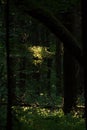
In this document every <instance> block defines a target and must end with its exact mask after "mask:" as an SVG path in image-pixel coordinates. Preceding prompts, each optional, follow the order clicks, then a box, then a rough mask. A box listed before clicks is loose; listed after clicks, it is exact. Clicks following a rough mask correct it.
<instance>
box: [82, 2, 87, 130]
mask: <svg viewBox="0 0 87 130" xmlns="http://www.w3.org/2000/svg"><path fill="white" fill-rule="evenodd" d="M82 17H83V19H82V26H83V30H82V31H83V32H82V34H83V35H82V38H83V59H84V97H85V121H86V130H87V1H86V0H82Z"/></svg>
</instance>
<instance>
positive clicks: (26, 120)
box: [13, 107, 86, 130]
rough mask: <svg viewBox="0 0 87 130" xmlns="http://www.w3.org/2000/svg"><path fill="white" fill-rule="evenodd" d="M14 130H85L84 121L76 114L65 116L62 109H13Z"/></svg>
mask: <svg viewBox="0 0 87 130" xmlns="http://www.w3.org/2000/svg"><path fill="white" fill-rule="evenodd" d="M13 109H14V110H15V113H16V117H15V118H14V122H15V123H14V130H68V129H69V130H86V129H85V121H84V119H82V118H81V117H80V115H77V114H76V113H73V114H68V115H67V116H65V115H64V114H63V111H62V109H59V110H55V111H50V110H48V109H41V108H30V107H23V108H17V107H16V108H13Z"/></svg>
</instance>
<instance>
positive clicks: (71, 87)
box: [63, 12, 77, 114]
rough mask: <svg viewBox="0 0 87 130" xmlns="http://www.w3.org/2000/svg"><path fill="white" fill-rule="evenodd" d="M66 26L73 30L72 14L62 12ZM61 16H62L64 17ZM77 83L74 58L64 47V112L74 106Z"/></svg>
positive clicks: (67, 111)
mask: <svg viewBox="0 0 87 130" xmlns="http://www.w3.org/2000/svg"><path fill="white" fill-rule="evenodd" d="M64 16H65V19H64V21H65V23H66V25H65V26H67V28H68V29H69V30H71V31H73V28H74V26H73V25H74V23H73V19H74V17H73V15H72V12H71V13H70V14H68V13H67V14H64ZM64 16H63V17H64ZM76 96H77V84H76V61H75V58H74V57H73V56H72V55H70V54H69V51H68V50H67V49H66V48H64V113H65V114H67V113H70V111H71V110H72V109H73V108H74V107H75V106H76Z"/></svg>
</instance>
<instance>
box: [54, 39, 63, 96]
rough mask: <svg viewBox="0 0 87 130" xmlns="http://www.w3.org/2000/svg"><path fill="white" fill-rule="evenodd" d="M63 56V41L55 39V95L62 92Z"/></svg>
mask: <svg viewBox="0 0 87 130" xmlns="http://www.w3.org/2000/svg"><path fill="white" fill-rule="evenodd" d="M62 58H63V43H62V42H61V41H58V40H57V41H56V55H55V66H56V96H58V95H59V94H61V93H62V91H63V88H62V84H63V83H62V78H63V77H62V72H63V70H62V65H63V64H62V60H63V59H62Z"/></svg>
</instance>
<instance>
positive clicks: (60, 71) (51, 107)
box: [0, 0, 86, 130]
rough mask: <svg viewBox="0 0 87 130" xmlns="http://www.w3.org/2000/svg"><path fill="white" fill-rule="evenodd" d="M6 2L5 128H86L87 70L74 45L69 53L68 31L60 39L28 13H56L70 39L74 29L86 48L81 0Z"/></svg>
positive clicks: (1, 23) (1, 45)
mask: <svg viewBox="0 0 87 130" xmlns="http://www.w3.org/2000/svg"><path fill="white" fill-rule="evenodd" d="M0 4H1V5H0V14H1V16H0V58H1V60H0V117H1V118H0V129H1V130H19V129H20V130H24V129H26V130H28V129H30V130H40V129H42V130H49V129H50V130H53V129H55V130H57V129H60V130H66V129H67V128H70V130H77V129H78V130H85V129H86V128H85V121H84V117H85V115H84V87H83V86H84V81H83V80H84V78H83V77H84V76H83V67H82V65H81V64H80V62H79V60H77V57H76V58H75V55H74V53H75V54H77V53H78V52H77V53H76V50H74V49H73V50H74V52H73V54H72V47H71V45H70V44H71V43H70V42H69V49H67V47H66V46H68V45H66V46H65V44H64V41H65V42H66V43H67V44H68V41H67V39H66V37H63V32H62V33H61V34H60V35H62V38H61V39H60V37H58V36H57V35H55V33H53V32H52V30H50V28H49V26H48V27H47V26H45V25H46V24H43V22H40V21H39V20H38V19H39V18H38V19H35V18H36V16H35V18H34V17H32V16H31V15H30V13H29V12H28V11H30V10H34V14H33V13H32V11H31V14H33V15H35V10H36V7H37V8H38V9H39V8H41V9H43V10H46V11H48V13H52V14H51V15H53V17H55V18H56V19H58V20H60V21H61V24H62V25H64V26H63V29H65V30H66V34H67V37H68V32H67V30H68V31H69V34H71V35H72V36H73V38H72V39H75V41H76V43H77V46H78V48H82V30H81V24H82V14H81V13H82V12H81V2H80V1H79V0H67V1H63V0H61V1H60V0H51V1H49V0H46V1H43V0H40V1H39V0H38V1H37V0H33V1H31V0H25V1H23V0H22V1H20V0H19V1H17V0H15V1H10V2H9V6H8V8H9V10H6V9H7V8H6V7H7V1H4V0H1V3H0ZM6 11H9V13H7V12H6ZM37 12H39V11H37ZM40 13H43V12H40ZM38 17H40V16H38ZM47 18H48V17H47ZM43 21H45V20H43ZM48 24H49V25H51V27H52V24H51V23H48ZM53 28H54V26H53ZM54 30H55V29H54ZM60 30H61V29H59V31H60ZM54 32H55V31H54ZM56 34H57V33H56ZM7 36H8V37H7ZM65 39H66V40H65ZM77 41H78V42H77ZM7 43H8V44H7ZM72 43H73V41H72ZM7 45H8V46H7Z"/></svg>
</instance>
